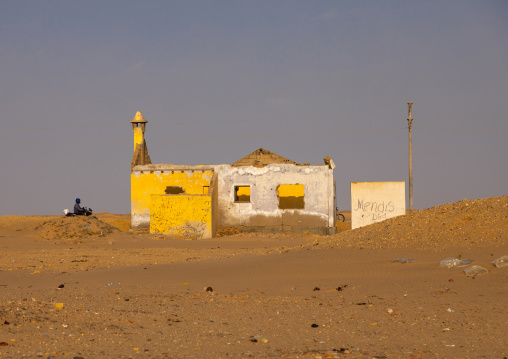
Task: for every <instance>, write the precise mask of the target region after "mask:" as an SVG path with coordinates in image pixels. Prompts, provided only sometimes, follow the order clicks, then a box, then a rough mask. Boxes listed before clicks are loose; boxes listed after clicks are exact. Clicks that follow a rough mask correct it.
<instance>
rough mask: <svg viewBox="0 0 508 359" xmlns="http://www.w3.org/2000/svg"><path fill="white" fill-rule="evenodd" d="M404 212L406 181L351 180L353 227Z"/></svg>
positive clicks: (400, 214)
mask: <svg viewBox="0 0 508 359" xmlns="http://www.w3.org/2000/svg"><path fill="white" fill-rule="evenodd" d="M404 214H406V183H405V182H351V229H355V228H359V227H363V226H368V225H369V224H373V223H376V222H381V221H384V220H385V219H388V218H392V217H397V216H402V215H404Z"/></svg>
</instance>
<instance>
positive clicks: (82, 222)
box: [35, 216, 120, 239]
mask: <svg viewBox="0 0 508 359" xmlns="http://www.w3.org/2000/svg"><path fill="white" fill-rule="evenodd" d="M119 231H120V230H119V229H118V228H116V227H114V226H112V225H110V224H108V223H106V222H104V221H101V220H100V219H98V218H97V217H96V216H89V217H85V216H76V217H56V218H55V217H53V218H49V219H47V220H46V221H44V222H42V223H41V224H39V225H38V226H37V227H35V233H36V234H37V235H38V236H40V237H42V238H46V239H84V238H97V237H106V236H108V235H110V234H112V233H115V232H119Z"/></svg>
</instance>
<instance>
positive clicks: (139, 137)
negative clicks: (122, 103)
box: [131, 111, 152, 171]
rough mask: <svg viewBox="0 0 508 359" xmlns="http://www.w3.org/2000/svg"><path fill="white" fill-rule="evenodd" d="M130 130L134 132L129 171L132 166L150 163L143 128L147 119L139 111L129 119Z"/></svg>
mask: <svg viewBox="0 0 508 359" xmlns="http://www.w3.org/2000/svg"><path fill="white" fill-rule="evenodd" d="M131 123H132V132H133V133H134V156H133V157H132V161H131V171H132V169H133V168H134V166H137V165H148V164H151V163H152V161H151V160H150V156H149V155H148V148H147V147H146V141H145V129H146V124H147V123H148V121H147V120H145V118H144V117H143V114H142V113H141V111H138V112H136V114H135V115H134V118H133V119H132V121H131Z"/></svg>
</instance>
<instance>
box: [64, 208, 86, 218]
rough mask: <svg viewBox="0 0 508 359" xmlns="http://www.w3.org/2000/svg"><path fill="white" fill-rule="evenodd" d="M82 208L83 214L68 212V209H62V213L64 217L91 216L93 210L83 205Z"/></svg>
mask: <svg viewBox="0 0 508 359" xmlns="http://www.w3.org/2000/svg"><path fill="white" fill-rule="evenodd" d="M83 209H84V210H85V213H83V214H75V213H72V212H70V211H69V210H68V209H64V210H63V213H64V215H65V216H66V217H74V216H91V215H92V214H93V211H92V209H91V208H87V207H83Z"/></svg>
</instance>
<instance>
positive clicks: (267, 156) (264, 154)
mask: <svg viewBox="0 0 508 359" xmlns="http://www.w3.org/2000/svg"><path fill="white" fill-rule="evenodd" d="M272 163H285V164H292V165H298V163H296V162H293V161H291V160H289V159H287V158H285V157H282V156H280V155H278V154H276V153H273V152H270V151H268V150H265V149H264V148H259V149H257V150H255V151H254V152H252V153H250V154H248V155H247V156H245V157H243V158H241V159H239V160H238V161H236V162H235V163H233V164H232V165H231V166H234V167H240V166H253V167H264V166H266V165H269V164H272Z"/></svg>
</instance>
